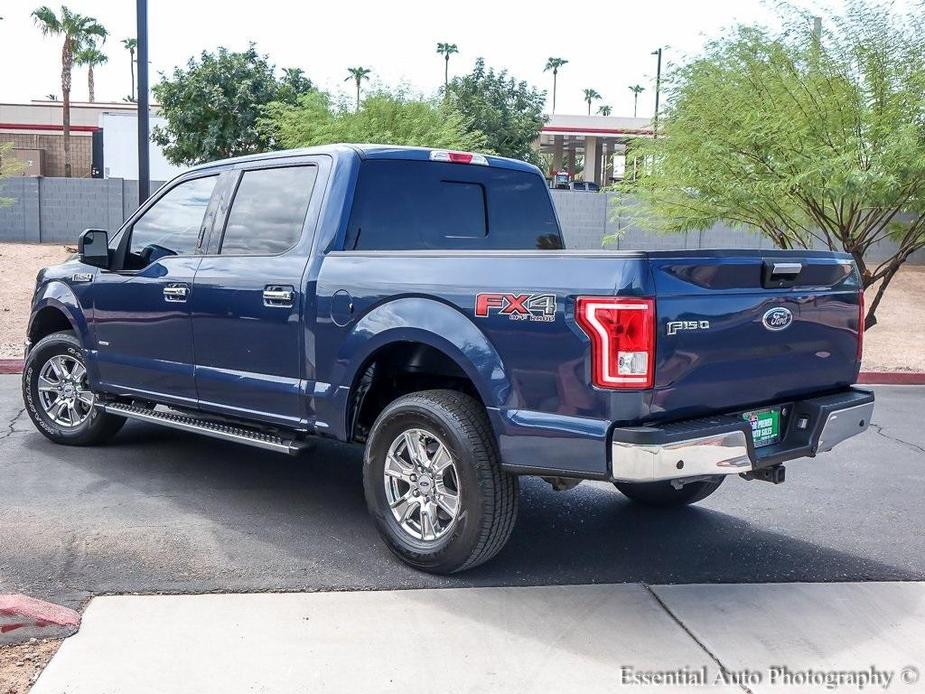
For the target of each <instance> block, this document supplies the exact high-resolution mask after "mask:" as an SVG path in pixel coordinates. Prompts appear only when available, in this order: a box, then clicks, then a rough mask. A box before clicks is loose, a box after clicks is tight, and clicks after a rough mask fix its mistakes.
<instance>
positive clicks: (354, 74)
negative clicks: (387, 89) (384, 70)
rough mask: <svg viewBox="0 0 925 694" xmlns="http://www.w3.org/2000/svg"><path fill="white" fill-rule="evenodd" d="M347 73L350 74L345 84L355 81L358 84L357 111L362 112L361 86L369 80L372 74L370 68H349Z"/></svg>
mask: <svg viewBox="0 0 925 694" xmlns="http://www.w3.org/2000/svg"><path fill="white" fill-rule="evenodd" d="M347 72H349V73H350V74H349V75H348V76H347V79H345V80H344V82H349V81H350V80H354V81H355V82H356V83H357V111H359V110H360V84H362V82H363V80H368V79H369V73H371V72H372V70H370V69H369V68H365V67H348V68H347Z"/></svg>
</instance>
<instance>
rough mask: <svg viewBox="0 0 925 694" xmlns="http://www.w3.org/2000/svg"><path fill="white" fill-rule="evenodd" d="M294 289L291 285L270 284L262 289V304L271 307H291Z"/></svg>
mask: <svg viewBox="0 0 925 694" xmlns="http://www.w3.org/2000/svg"><path fill="white" fill-rule="evenodd" d="M294 297H295V290H294V289H293V288H292V287H288V286H280V285H270V286H267V287H265V288H264V290H263V305H264V306H269V307H271V308H292V301H293V299H294Z"/></svg>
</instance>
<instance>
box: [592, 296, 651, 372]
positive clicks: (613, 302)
mask: <svg viewBox="0 0 925 694" xmlns="http://www.w3.org/2000/svg"><path fill="white" fill-rule="evenodd" d="M575 319H576V320H577V321H578V325H579V326H580V327H581V329H582V330H583V331H584V332H585V334H587V336H588V337H589V338H591V364H592V367H591V380H592V382H593V383H594V385H596V386H598V387H600V388H625V389H641V388H651V387H652V383H653V381H654V379H653V373H654V370H655V301H653V300H652V299H627V298H619V297H612V296H609V297H601V296H582V297H579V298H578V299H577V301H576V302H575Z"/></svg>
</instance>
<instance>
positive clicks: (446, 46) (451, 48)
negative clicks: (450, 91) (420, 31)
mask: <svg viewBox="0 0 925 694" xmlns="http://www.w3.org/2000/svg"><path fill="white" fill-rule="evenodd" d="M437 53H439V54H440V55H442V56H443V92H444V94H445V93H446V90H447V87H449V86H450V56H451V55H452V54H453V53H459V49H458V48H457V47H456V44H455V43H438V44H437Z"/></svg>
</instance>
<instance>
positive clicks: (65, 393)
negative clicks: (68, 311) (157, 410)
mask: <svg viewBox="0 0 925 694" xmlns="http://www.w3.org/2000/svg"><path fill="white" fill-rule="evenodd" d="M22 394H23V402H24V403H25V405H26V411H27V412H28V413H29V417H30V418H31V419H32V422H33V423H34V424H35V426H36V428H37V429H38V430H39V431H40V432H42V434H44V435H45V436H46V437H47V438H49V439H51V440H52V441H54V442H55V443H62V444H67V445H71V446H87V445H92V444H95V443H100V442H102V441H105V440H106V439H108V438H109V437H111V436H113V435H114V434H115V433H116V432H117V431H119V429H120V428H121V427H122V425H123V424H124V423H125V419H124V418H123V417H116V416H114V415H111V414H107V413H105V412H103V411H102V410H101V409H100V408H98V407H96V395H95V394H94V393H93V391H91V390H90V384H89V381H88V378H87V367H86V362H85V359H84V352H83V348H82V347H81V344H80V340H78V339H77V337H76V336H75V335H74V334H73V333H70V332H61V333H54V334H52V335H48V336H47V337H44V338H42V339H41V340H39V342H38V343H37V344H36V345H35V347H33V348H32V350H31V351H30V352H29V357H28V358H27V359H26V364H25V367H24V368H23V375H22Z"/></svg>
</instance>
